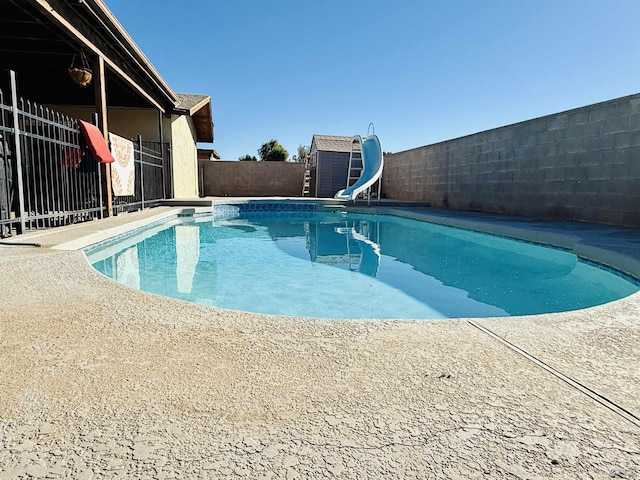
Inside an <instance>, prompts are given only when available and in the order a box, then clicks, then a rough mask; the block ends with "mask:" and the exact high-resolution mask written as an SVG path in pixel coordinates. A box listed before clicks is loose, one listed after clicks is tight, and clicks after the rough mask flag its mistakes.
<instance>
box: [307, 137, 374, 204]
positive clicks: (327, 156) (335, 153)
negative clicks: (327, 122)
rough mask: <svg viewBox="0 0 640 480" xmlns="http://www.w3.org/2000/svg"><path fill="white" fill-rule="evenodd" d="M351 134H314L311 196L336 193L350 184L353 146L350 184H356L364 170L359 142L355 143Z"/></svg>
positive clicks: (310, 155) (312, 141)
mask: <svg viewBox="0 0 640 480" xmlns="http://www.w3.org/2000/svg"><path fill="white" fill-rule="evenodd" d="M352 143H353V138H352V137H342V136H335V135H314V136H313V139H312V140H311V149H310V153H309V157H310V168H309V170H310V175H311V180H310V184H309V195H310V196H312V197H325V198H331V197H333V196H334V195H335V194H336V192H338V190H342V189H343V188H346V187H347V175H348V173H349V172H348V170H349V155H350V154H351V149H352V148H353V161H352V166H351V167H352V170H351V178H350V182H349V185H351V184H353V183H354V182H355V181H356V180H357V179H358V177H359V176H360V172H361V171H362V158H361V155H360V143H359V142H358V141H357V140H356V143H355V144H353V145H352Z"/></svg>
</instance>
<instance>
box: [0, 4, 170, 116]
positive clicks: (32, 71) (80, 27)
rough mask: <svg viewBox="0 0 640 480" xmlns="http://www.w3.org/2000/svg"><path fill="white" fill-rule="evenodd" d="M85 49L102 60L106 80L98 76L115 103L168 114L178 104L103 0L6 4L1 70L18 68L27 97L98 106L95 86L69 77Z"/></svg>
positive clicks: (0, 15)
mask: <svg viewBox="0 0 640 480" xmlns="http://www.w3.org/2000/svg"><path fill="white" fill-rule="evenodd" d="M81 51H84V52H85V54H86V55H87V58H88V59H89V61H90V62H91V63H92V64H93V63H95V62H96V61H97V59H98V58H102V61H103V63H104V67H105V68H104V79H97V80H98V81H102V80H104V84H105V89H106V96H107V98H108V103H109V106H122V107H141V108H144V107H146V108H149V107H152V108H156V109H158V110H159V111H161V112H163V113H167V112H170V111H172V109H173V108H174V107H175V106H176V105H177V103H178V99H177V97H176V94H175V93H174V92H173V91H172V90H171V88H170V87H169V86H168V85H167V84H166V82H165V81H164V80H163V79H162V77H161V76H160V74H159V73H158V72H157V71H156V70H155V68H154V67H153V65H151V63H150V62H149V60H148V59H147V58H146V57H145V55H144V54H143V53H142V51H141V50H140V49H139V48H138V46H137V45H136V44H135V42H134V41H133V40H132V39H131V37H130V36H129V34H128V33H127V32H126V31H125V30H124V28H123V27H122V25H120V23H119V22H118V20H117V19H116V18H115V17H114V15H113V14H112V13H111V12H110V11H109V9H108V8H107V6H106V5H105V4H104V3H103V2H102V0H75V1H65V0H5V1H3V2H2V3H1V4H0V68H2V69H11V70H14V71H16V72H17V74H18V81H19V87H20V94H21V95H22V96H25V97H28V98H29V99H31V100H33V101H36V102H38V103H43V104H53V105H56V104H60V105H95V104H96V98H95V97H96V95H95V93H94V88H90V87H87V88H83V87H79V86H78V85H75V84H74V83H72V81H71V80H70V78H69V75H68V68H69V66H70V64H71V61H72V59H73V57H74V55H76V56H78V55H79V54H80V52H81ZM94 73H95V72H94ZM94 77H95V75H94ZM94 81H96V79H95V78H94Z"/></svg>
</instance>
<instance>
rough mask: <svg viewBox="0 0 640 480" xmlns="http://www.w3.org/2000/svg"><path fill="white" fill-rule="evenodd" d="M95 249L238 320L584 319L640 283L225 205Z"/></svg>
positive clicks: (103, 258) (514, 253)
mask: <svg viewBox="0 0 640 480" xmlns="http://www.w3.org/2000/svg"><path fill="white" fill-rule="evenodd" d="M218 207H219V208H218V209H217V210H216V211H215V213H214V215H213V216H202V217H193V216H186V217H182V218H178V219H174V220H172V221H171V222H168V223H164V224H160V225H155V226H153V227H152V228H148V229H145V230H143V231H140V232H135V234H133V235H129V236H127V237H124V238H120V239H118V240H117V241H111V242H107V243H105V244H101V245H99V246H97V247H93V248H91V249H88V250H87V251H86V254H87V257H88V258H89V261H90V262H91V264H92V265H93V266H94V267H95V268H96V269H97V270H99V271H100V272H102V273H104V274H105V275H107V276H109V277H111V278H113V279H115V280H117V281H119V282H121V283H123V284H125V285H129V286H131V287H133V288H137V289H140V290H144V291H147V292H152V293H156V294H160V295H165V296H169V297H174V298H179V299H182V300H187V301H192V302H197V303H202V304H206V305H213V306H217V307H221V308H228V309H233V310H243V311H250V312H257V313H266V314H277V315H290V316H298V317H323V318H336V319H338V318H345V319H347V318H352V319H361V318H380V319H394V318H397V319H410V318H416V319H442V318H460V317H495V316H512V315H527V314H538V313H549V312H561V311H568V310H576V309H581V308H586V307H590V306H594V305H599V304H603V303H607V302H610V301H613V300H617V299H619V298H622V297H625V296H627V295H630V294H632V293H634V292H636V291H638V289H639V287H638V283H637V282H635V281H634V280H632V279H630V278H628V277H624V276H622V275H619V274H617V273H615V272H613V271H610V270H608V269H603V268H599V267H598V266H596V265H594V264H591V263H588V262H584V261H582V260H580V259H579V258H577V257H576V255H574V254H573V253H571V252H567V251H563V250H558V249H553V248H548V247H544V246H540V245H535V244H531V243H526V242H521V241H516V240H510V239H507V238H503V237H497V236H492V235H486V234H481V233H476V232H471V231H468V230H462V229H457V228H452V227H445V226H441V225H435V224H431V223H426V222H419V221H415V220H410V219H407V218H402V217H396V216H390V215H367V214H360V213H351V212H346V211H343V212H331V211H316V210H315V208H312V206H309V205H298V206H293V207H292V206H289V207H287V206H286V205H284V206H281V207H278V208H277V209H275V210H274V207H273V206H267V207H261V206H260V204H258V205H254V206H252V207H251V208H245V207H242V206H240V205H224V206H218Z"/></svg>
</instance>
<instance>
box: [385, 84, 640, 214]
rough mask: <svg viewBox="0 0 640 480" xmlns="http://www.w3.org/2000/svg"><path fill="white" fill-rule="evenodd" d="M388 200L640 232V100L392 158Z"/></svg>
mask: <svg viewBox="0 0 640 480" xmlns="http://www.w3.org/2000/svg"><path fill="white" fill-rule="evenodd" d="M382 178H383V180H382V184H383V193H384V195H386V197H388V198H393V199H402V200H426V201H428V202H429V203H430V204H431V205H432V206H435V207H449V208H453V209H460V210H475V211H484V212H495V213H505V214H510V215H526V216H534V217H546V218H559V219H567V220H581V221H593V222H601V223H611V224H617V225H628V226H640V94H637V95H632V96H628V97H623V98H618V99H614V100H611V101H607V102H603V103H598V104H594V105H588V106H586V107H582V108H577V109H575V110H570V111H566V112H561V113H558V114H554V115H548V116H545V117H541V118H536V119H533V120H529V121H526V122H521V123H517V124H514V125H509V126H506V127H502V128H497V129H494V130H488V131H485V132H480V133H476V134H474V135H469V136H466V137H462V138H457V139H454V140H449V141H446V142H442V143H437V144H434V145H427V146H424V147H420V148H416V149H413V150H408V151H405V152H399V153H396V154H392V155H387V156H385V168H384V173H383V177H382Z"/></svg>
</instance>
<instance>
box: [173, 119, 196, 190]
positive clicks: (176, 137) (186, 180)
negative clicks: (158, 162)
mask: <svg viewBox="0 0 640 480" xmlns="http://www.w3.org/2000/svg"><path fill="white" fill-rule="evenodd" d="M194 138H195V130H194V126H193V121H192V119H191V117H188V116H185V115H173V116H172V117H171V152H172V178H173V196H174V197H175V198H197V197H198V149H197V147H196V142H195V140H194Z"/></svg>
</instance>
